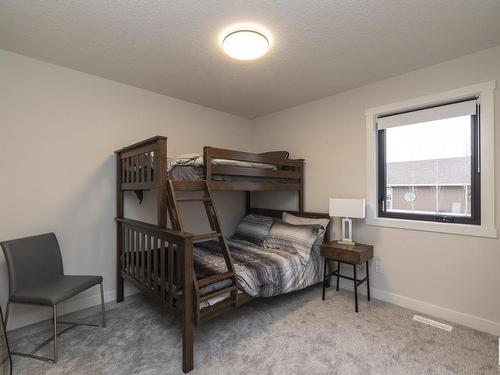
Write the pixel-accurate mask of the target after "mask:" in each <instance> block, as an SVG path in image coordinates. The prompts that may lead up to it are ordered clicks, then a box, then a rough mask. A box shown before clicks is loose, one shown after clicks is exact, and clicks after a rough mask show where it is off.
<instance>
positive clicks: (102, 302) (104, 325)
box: [99, 283, 106, 327]
mask: <svg viewBox="0 0 500 375" xmlns="http://www.w3.org/2000/svg"><path fill="white" fill-rule="evenodd" d="M99 287H100V289H101V312H102V326H103V327H106V309H105V307H104V287H103V285H102V283H100V284H99Z"/></svg>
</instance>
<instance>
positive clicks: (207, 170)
mask: <svg viewBox="0 0 500 375" xmlns="http://www.w3.org/2000/svg"><path fill="white" fill-rule="evenodd" d="M203 179H204V180H205V181H207V182H208V181H210V180H211V179H212V155H210V152H209V149H208V146H205V147H203Z"/></svg>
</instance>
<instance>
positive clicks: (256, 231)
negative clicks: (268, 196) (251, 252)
mask: <svg viewBox="0 0 500 375" xmlns="http://www.w3.org/2000/svg"><path fill="white" fill-rule="evenodd" d="M273 223H274V220H273V218H272V217H268V216H260V215H253V214H250V215H247V216H245V217H244V218H243V219H242V220H241V221H240V223H239V224H238V227H237V228H236V232H235V233H234V235H233V239H236V240H245V241H248V242H252V243H254V244H256V245H262V242H263V241H264V239H265V238H266V236H267V235H268V233H269V230H270V229H271V227H272V225H273Z"/></svg>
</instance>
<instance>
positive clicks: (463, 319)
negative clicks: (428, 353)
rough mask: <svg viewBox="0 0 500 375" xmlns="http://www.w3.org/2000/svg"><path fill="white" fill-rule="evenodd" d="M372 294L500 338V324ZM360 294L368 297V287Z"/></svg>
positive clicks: (382, 293) (373, 291) (406, 299)
mask: <svg viewBox="0 0 500 375" xmlns="http://www.w3.org/2000/svg"><path fill="white" fill-rule="evenodd" d="M332 285H333V283H332ZM340 285H341V287H342V289H346V290H350V291H353V290H354V287H353V286H352V285H350V284H349V283H348V282H346V283H345V284H344V282H342V283H341V284H340ZM370 292H371V296H372V297H373V298H376V299H379V300H381V301H384V302H389V303H392V304H394V305H398V306H401V307H404V308H407V309H410V310H414V311H418V312H420V313H422V314H426V315H430V316H433V317H436V318H439V319H443V320H447V321H449V322H453V323H457V324H460V325H463V326H466V327H469V328H473V329H477V330H478V331H483V332H486V333H489V334H492V335H495V336H500V322H495V321H493V320H488V319H484V318H481V317H478V316H475V315H470V314H466V313H463V312H460V311H456V310H452V309H449V308H446V307H441V306H437V305H433V304H432V303H428V302H424V301H420V300H417V299H413V298H409V297H405V296H402V295H399V294H395V293H391V292H387V291H385V290H382V289H377V288H373V287H371V288H370ZM358 293H359V294H362V295H363V296H366V287H365V285H364V284H363V285H362V286H361V287H360V288H359V290H358Z"/></svg>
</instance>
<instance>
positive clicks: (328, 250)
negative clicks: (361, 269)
mask: <svg viewBox="0 0 500 375" xmlns="http://www.w3.org/2000/svg"><path fill="white" fill-rule="evenodd" d="M321 255H322V256H323V257H324V258H325V263H324V269H323V296H322V299H323V301H324V300H325V292H326V287H327V282H328V281H329V279H330V277H332V276H335V277H336V278H337V287H336V290H337V291H338V290H339V282H340V279H341V278H342V279H347V280H351V281H352V282H353V283H354V303H355V311H356V312H358V287H359V286H360V285H361V284H363V283H365V282H366V289H367V297H368V301H369V300H370V274H369V270H368V261H369V260H370V259H371V258H373V246H371V245H364V244H358V243H357V244H355V245H344V244H340V243H338V242H337V241H332V242H328V243H325V244H323V245H322V246H321ZM328 261H335V262H337V269H336V270H335V271H333V272H330V273H327V263H328ZM363 263H365V264H366V277H364V278H363V279H361V280H358V278H357V269H356V266H357V265H360V264H363ZM342 264H349V265H351V266H353V277H350V276H344V275H342V274H341V265H342Z"/></svg>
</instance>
